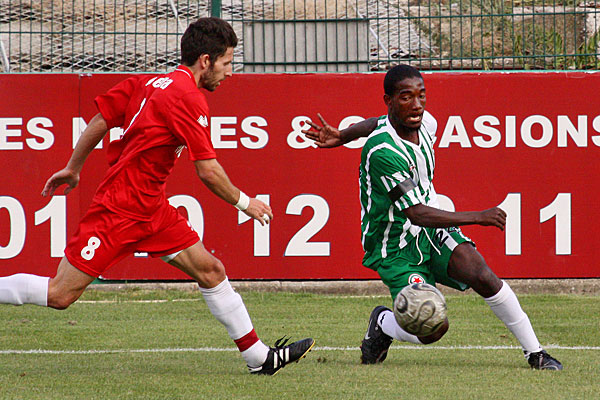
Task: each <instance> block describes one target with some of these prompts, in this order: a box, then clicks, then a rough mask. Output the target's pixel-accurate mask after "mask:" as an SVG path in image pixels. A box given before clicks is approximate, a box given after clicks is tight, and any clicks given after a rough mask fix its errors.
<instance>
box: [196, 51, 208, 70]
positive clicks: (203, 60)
mask: <svg viewBox="0 0 600 400" xmlns="http://www.w3.org/2000/svg"><path fill="white" fill-rule="evenodd" d="M196 62H197V63H198V65H199V66H200V68H201V69H208V68H210V56H209V55H208V54H201V55H200V57H198V60H197V61H196Z"/></svg>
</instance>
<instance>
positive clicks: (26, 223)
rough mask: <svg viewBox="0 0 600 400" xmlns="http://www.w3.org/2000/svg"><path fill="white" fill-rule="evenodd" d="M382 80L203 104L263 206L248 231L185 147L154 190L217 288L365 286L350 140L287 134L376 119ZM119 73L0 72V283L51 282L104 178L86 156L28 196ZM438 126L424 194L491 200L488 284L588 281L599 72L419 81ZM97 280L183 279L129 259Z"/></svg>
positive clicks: (597, 226) (460, 206) (281, 84)
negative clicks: (222, 281)
mask: <svg viewBox="0 0 600 400" xmlns="http://www.w3.org/2000/svg"><path fill="white" fill-rule="evenodd" d="M383 76H384V74H382V73H374V74H298V75H275V74H273V75H270V74H269V75H260V74H256V75H255V74H244V75H235V76H234V77H232V78H230V79H228V80H227V81H226V82H224V83H223V84H222V85H221V86H220V87H219V88H218V89H217V90H216V91H215V92H214V93H208V94H207V97H208V101H209V104H210V106H211V114H212V117H211V121H210V124H211V134H212V140H213V144H214V146H215V148H216V150H217V154H218V157H219V161H220V163H221V164H222V165H223V166H224V168H225V170H226V171H227V173H228V175H229V177H230V178H231V180H232V181H233V183H234V184H235V185H236V186H238V187H240V188H241V189H242V190H243V191H245V192H246V193H247V194H248V195H251V196H259V198H261V199H263V200H264V201H266V202H268V203H269V204H270V205H271V206H272V208H273V211H274V214H275V218H274V220H273V221H272V224H271V225H269V226H266V227H262V226H261V225H260V224H259V223H258V222H255V221H251V220H249V219H248V217H246V216H245V214H243V213H240V212H238V211H237V210H236V209H235V208H234V207H231V206H229V205H227V204H225V203H224V202H223V201H221V200H220V199H218V198H217V197H216V196H215V195H213V194H212V193H210V191H208V189H206V188H205V187H204V186H203V184H202V182H201V181H200V180H199V179H198V178H197V177H196V174H195V171H194V167H193V164H192V163H191V162H189V161H188V160H187V155H186V154H185V152H184V153H183V154H182V157H181V160H179V162H178V165H177V166H176V169H175V172H174V174H173V176H172V177H171V178H170V181H169V184H168V186H167V190H168V196H169V198H170V201H171V203H172V204H173V205H175V206H177V207H179V209H180V210H181V212H183V213H184V214H185V215H187V216H188V218H189V220H190V222H191V224H192V225H193V226H194V228H195V229H196V230H197V231H198V232H199V233H200V235H201V237H202V238H203V242H204V244H205V246H206V247H207V249H209V250H210V251H211V252H212V253H213V254H214V255H215V256H217V257H218V258H220V259H221V260H222V261H223V262H224V264H225V266H226V269H227V272H228V275H229V278H230V279H370V278H376V277H377V275H376V274H375V273H374V272H373V271H370V270H368V269H366V268H364V267H363V266H362V265H361V260H362V255H363V253H362V248H361V244H360V206H359V202H358V165H359V161H360V147H361V143H360V142H358V143H353V144H350V145H348V146H347V147H341V148H337V149H329V150H324V149H316V148H314V146H312V145H311V143H310V142H309V141H306V140H305V139H304V137H303V136H302V135H301V134H300V129H302V127H303V121H304V120H305V119H307V118H316V114H317V112H320V113H321V114H322V115H323V116H324V117H325V118H326V119H327V120H328V122H329V123H331V124H332V125H335V126H340V127H345V126H348V125H349V124H352V123H355V122H357V121H360V120H361V119H363V118H367V117H370V116H379V115H382V114H385V113H386V111H387V110H386V107H385V105H384V103H383V100H382V96H383V88H382V86H383V85H382V82H383ZM124 77H125V76H124V75H118V74H108V75H106V74H98V75H0V167H1V168H2V173H1V175H0V275H2V276H3V275H10V274H13V273H17V272H28V273H36V274H41V275H54V273H55V270H56V266H57V264H58V261H59V260H60V258H61V257H62V255H63V249H64V246H65V243H66V240H67V238H68V237H69V235H71V234H72V233H73V232H74V231H75V229H76V227H77V223H78V221H79V218H80V216H81V215H82V214H83V213H84V212H85V211H86V209H87V206H88V205H89V203H90V201H91V198H92V196H93V194H94V191H95V189H96V185H97V184H98V183H99V182H100V180H101V179H102V176H103V174H104V172H105V170H106V167H107V164H106V157H105V152H104V150H105V148H106V146H107V144H108V141H109V140H110V139H111V137H113V138H115V137H118V135H119V132H117V131H114V132H111V133H110V134H109V135H107V137H106V138H105V140H104V143H102V145H101V147H103V148H98V149H97V150H94V151H93V152H92V154H91V155H90V157H89V159H88V160H87V162H86V166H85V167H84V170H83V172H82V180H81V183H80V186H79V187H78V188H77V189H76V190H74V191H73V192H72V193H70V194H69V195H68V196H63V195H58V196H55V197H53V198H51V199H48V198H43V197H41V196H40V192H41V190H42V188H43V186H44V183H45V181H46V179H48V177H49V176H50V175H51V174H52V173H53V172H54V171H56V170H58V169H60V168H62V167H63V166H64V165H65V164H66V162H67V160H68V158H69V156H70V153H71V151H72V149H73V145H74V143H75V142H76V140H77V138H78V136H79V134H80V132H81V130H83V128H84V127H85V124H86V123H87V122H89V121H90V119H91V118H92V117H93V115H94V114H95V113H96V112H97V110H96V108H95V106H94V103H93V99H94V97H95V96H96V95H98V94H100V93H102V92H104V91H106V90H107V89H108V88H110V87H111V86H112V85H114V84H115V83H117V82H118V81H120V80H121V79H124ZM424 77H425V84H426V87H427V98H428V103H427V109H428V110H429V111H430V112H431V113H432V114H433V115H434V117H435V118H436V119H437V122H438V130H437V135H436V136H437V141H436V148H435V150H436V160H437V163H436V171H435V172H436V175H435V180H434V183H435V187H436V191H437V192H438V194H440V195H441V203H442V207H443V208H446V209H455V210H457V211H468V210H480V209H485V208H490V207H493V206H495V205H501V207H502V208H503V209H505V210H506V211H507V213H508V219H507V225H506V229H505V231H504V232H502V231H500V230H498V229H496V228H491V227H477V226H467V227H464V228H463V231H464V232H465V233H466V234H467V235H468V236H470V237H471V238H472V239H473V240H474V241H475V242H476V243H477V246H478V248H479V250H480V251H481V253H482V254H483V255H484V257H485V258H486V260H487V262H488V264H489V265H490V266H491V267H492V269H494V271H496V273H497V274H498V275H500V276H501V277H504V278H567V277H569V278H573V277H600V268H599V267H598V266H597V260H598V259H600V250H599V246H597V245H596V241H597V238H599V237H600V211H599V207H598V206H597V205H596V200H597V199H598V198H600V188H599V185H598V181H599V179H598V178H599V177H600V165H599V161H598V158H599V157H598V156H599V155H600V111H599V110H598V107H597V104H596V101H595V100H596V98H597V93H598V90H599V89H598V88H600V73H580V72H572V73H571V72H566V73H565V72H556V73H430V74H425V75H424ZM104 278H107V279H186V278H187V276H186V275H184V274H183V273H181V272H179V271H178V270H176V269H175V268H173V267H171V266H169V265H167V264H165V263H163V262H162V261H160V260H156V259H152V258H148V257H146V256H145V255H144V254H136V255H135V256H131V257H128V258H126V259H125V260H123V261H122V262H120V263H118V264H117V265H116V266H114V267H113V268H112V269H110V270H109V271H108V272H107V273H106V274H105V275H104Z"/></svg>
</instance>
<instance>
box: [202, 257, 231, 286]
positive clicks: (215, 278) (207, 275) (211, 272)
mask: <svg viewBox="0 0 600 400" xmlns="http://www.w3.org/2000/svg"><path fill="white" fill-rule="evenodd" d="M226 276H227V275H226V273H225V266H224V265H223V263H222V262H221V261H220V260H219V259H217V258H213V259H212V260H211V261H210V262H208V263H207V264H205V265H203V267H202V271H201V272H200V274H199V275H198V278H197V281H198V284H199V285H200V286H201V287H209V288H210V287H214V286H217V285H218V284H219V283H221V282H223V281H224V280H225V278H226Z"/></svg>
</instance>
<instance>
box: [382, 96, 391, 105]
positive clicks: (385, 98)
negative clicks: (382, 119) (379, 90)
mask: <svg viewBox="0 0 600 400" xmlns="http://www.w3.org/2000/svg"><path fill="white" fill-rule="evenodd" d="M391 99H392V98H391V97H390V95H389V94H387V93H386V94H384V95H383V102H384V103H385V105H386V106H389V105H390V100H391Z"/></svg>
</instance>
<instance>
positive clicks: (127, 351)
mask: <svg viewBox="0 0 600 400" xmlns="http://www.w3.org/2000/svg"><path fill="white" fill-rule="evenodd" d="M391 348H392V349H396V350H420V351H423V350H459V351H460V350H520V349H521V348H520V347H517V346H392V347H391ZM544 348H546V349H559V350H600V346H559V345H549V346H544ZM313 350H315V351H358V350H360V349H359V348H358V347H329V346H323V347H315V348H314V349H313ZM225 351H238V350H237V349H236V348H233V347H228V348H219V347H199V348H165V349H115V350H43V349H33V350H0V355H1V354H51V355H53V354H135V353H215V352H225Z"/></svg>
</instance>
